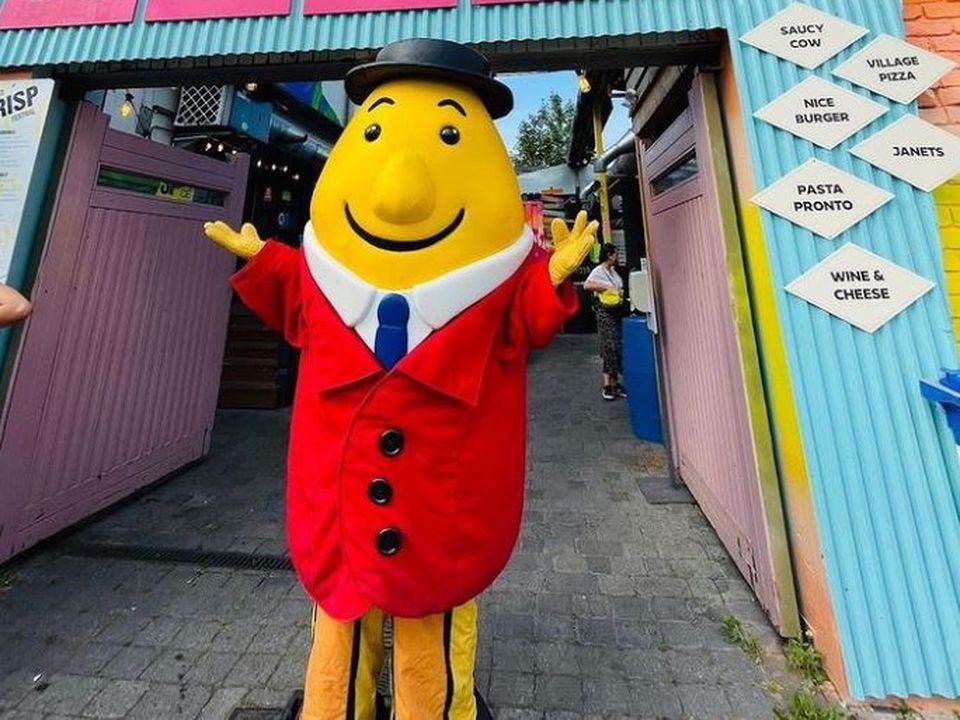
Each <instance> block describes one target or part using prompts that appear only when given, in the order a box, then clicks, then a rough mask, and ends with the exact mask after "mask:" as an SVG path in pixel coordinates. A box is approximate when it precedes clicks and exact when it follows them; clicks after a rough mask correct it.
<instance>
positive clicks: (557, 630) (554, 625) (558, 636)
mask: <svg viewBox="0 0 960 720" xmlns="http://www.w3.org/2000/svg"><path fill="white" fill-rule="evenodd" d="M535 639H536V641H537V642H571V641H575V640H576V639H577V627H576V618H575V617H574V616H573V615H552V614H549V615H548V614H544V615H538V616H537V617H536V618H535Z"/></svg>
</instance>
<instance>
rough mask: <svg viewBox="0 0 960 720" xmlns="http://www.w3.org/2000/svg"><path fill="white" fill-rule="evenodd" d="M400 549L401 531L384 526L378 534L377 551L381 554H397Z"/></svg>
mask: <svg viewBox="0 0 960 720" xmlns="http://www.w3.org/2000/svg"><path fill="white" fill-rule="evenodd" d="M399 549H400V531H399V530H397V529H396V528H384V529H383V530H381V531H380V532H379V533H378V534H377V551H378V552H379V553H380V554H381V555H387V556H389V555H395V554H396V553H397V550H399Z"/></svg>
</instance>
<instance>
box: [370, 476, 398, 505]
mask: <svg viewBox="0 0 960 720" xmlns="http://www.w3.org/2000/svg"><path fill="white" fill-rule="evenodd" d="M367 495H369V496H370V499H371V500H372V501H373V502H375V503H376V504H377V505H386V504H387V503H388V502H390V499H391V498H392V497H393V486H392V485H391V484H390V483H388V482H387V481H386V480H384V479H383V478H377V479H376V480H374V481H373V482H372V483H370V486H369V487H368V488H367Z"/></svg>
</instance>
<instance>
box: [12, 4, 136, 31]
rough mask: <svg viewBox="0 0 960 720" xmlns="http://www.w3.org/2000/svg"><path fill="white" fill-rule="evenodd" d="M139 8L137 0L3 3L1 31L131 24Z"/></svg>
mask: <svg viewBox="0 0 960 720" xmlns="http://www.w3.org/2000/svg"><path fill="white" fill-rule="evenodd" d="M136 9H137V0H4V2H3V7H2V8H0V29H3V30H20V29H26V28H45V27H62V26H67V25H105V24H107V23H128V22H132V21H133V15H134V13H135V12H136Z"/></svg>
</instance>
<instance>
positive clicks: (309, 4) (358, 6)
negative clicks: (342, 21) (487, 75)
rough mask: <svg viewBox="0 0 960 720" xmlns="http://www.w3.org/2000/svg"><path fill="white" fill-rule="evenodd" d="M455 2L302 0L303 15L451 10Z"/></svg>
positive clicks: (423, 0)
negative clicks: (434, 9)
mask: <svg viewBox="0 0 960 720" xmlns="http://www.w3.org/2000/svg"><path fill="white" fill-rule="evenodd" d="M456 6H457V0H303V14H304V15H331V14H334V13H357V12H381V11H384V10H425V9H429V8H453V7H456Z"/></svg>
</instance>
